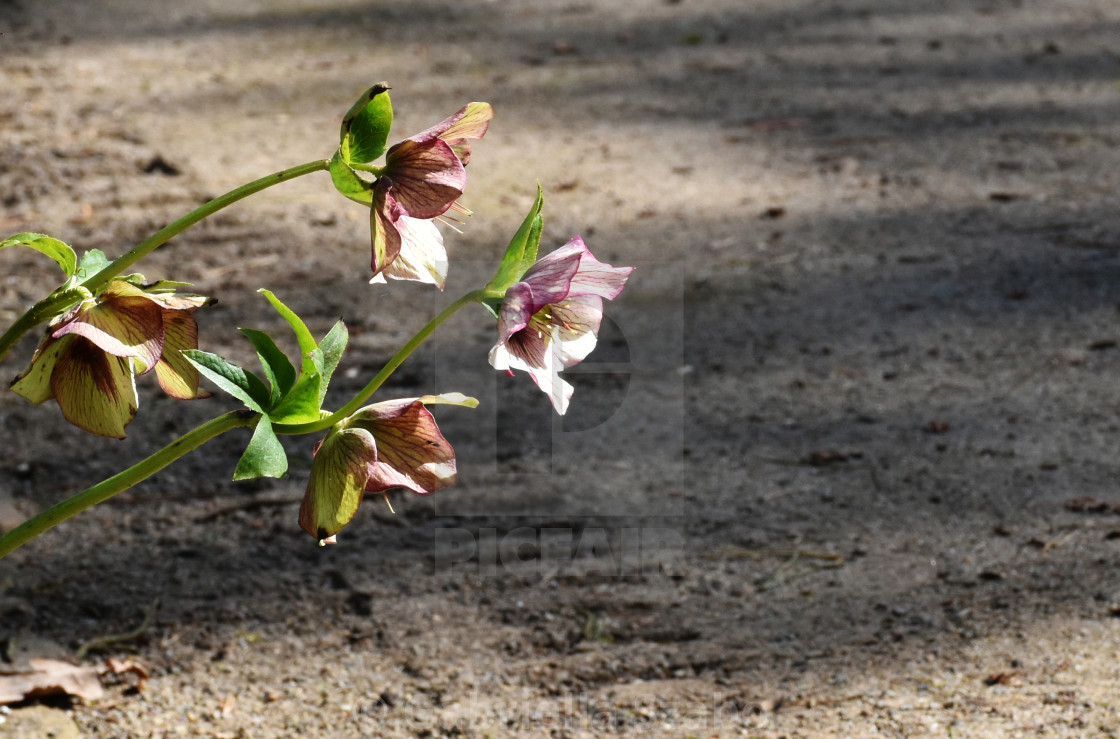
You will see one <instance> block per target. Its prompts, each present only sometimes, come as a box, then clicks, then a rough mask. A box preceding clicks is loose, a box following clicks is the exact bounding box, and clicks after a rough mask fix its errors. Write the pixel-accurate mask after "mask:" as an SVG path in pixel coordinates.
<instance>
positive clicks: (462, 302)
mask: <svg viewBox="0 0 1120 739" xmlns="http://www.w3.org/2000/svg"><path fill="white" fill-rule="evenodd" d="M487 297H491V295H490V293H488V292H487V291H485V290H475V291H473V292H469V293H467V294H466V295H464V296H463V297H461V298H459V299H458V300H456V301H455V302H454V303H452V304H451V305H449V306H447V307H446V308H444V309H443V310H442V311H440V312H439V315H437V316H436V317H435V318H433V319H432V320H430V321H428V324H427V325H426V326H424V328H422V329H420V330H419V331H418V332H417V333H416V335H415V336H413V337H412V338H411V339H409V341H408V343H407V344H405V345H404V346H402V347H401V348H400V350H399V351H397V353H396V354H394V355H393V357H392V359H390V360H389V361H388V362H386V364H385V366H384V367H382V368H381V371H380V372H378V373H377V374H376V375H375V376H374V378H373V379H372V380H370V381H369V384H367V385H366V386H365V387H364V388H362V389H361V391H359V392H358V394H357V395H355V396H354V397H353V398H352V399H351V400H350V402H349V403H347V404H346V405H344V406H342V407H341V408H339V409H338V410H337V411H335V412H334V413H332V414H331V415H330V416H328V417H326V418H323V419H320V420H318V421H312V422H311V423H291V424H286V423H277V424H273V426H272V428H273V430H274V431H276V433H278V434H309V433H313V432H315V431H322V430H323V429H328V428H330V427H331V426H333V425H335V424H336V423H338V422H339V421H341V420H342V419H344V418H346V417H347V416H349V415H351V414H353V413H354V412H356V411H357V410H358V409H359V408H361V407H362V404H363V403H365V402H366V401H367V400H369V398H370V396H371V395H373V394H374V393H375V392H377V390H378V388H380V387H381V386H382V385H384V384H385V381H386V380H388V379H389V376H390V375H392V374H393V372H394V371H396V369H397V367H400V366H401V364H403V363H404V360H406V359H408V357H409V355H411V354H412V352H414V351H416V348H417V347H419V346H420V345H421V344H423V343H424V341H425V340H426V339H427V338H428V337H429V336H431V335H432V333H433V332H434V331H435V330H436V329H437V328H439V327H440V324H442V323H443V322H444V321H446V320H447V319H448V318H450V317H451V316H453V315H455V313H457V312H458V311H459V309H460V308H462V307H463V306H466V305H470V304H471V303H478V302H481V301H482V300H483V299H484V298H487Z"/></svg>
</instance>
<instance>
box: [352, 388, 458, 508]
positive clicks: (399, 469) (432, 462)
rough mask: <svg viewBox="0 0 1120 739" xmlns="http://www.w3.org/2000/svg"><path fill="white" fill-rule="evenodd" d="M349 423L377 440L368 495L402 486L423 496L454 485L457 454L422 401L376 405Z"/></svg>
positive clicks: (399, 401)
mask: <svg viewBox="0 0 1120 739" xmlns="http://www.w3.org/2000/svg"><path fill="white" fill-rule="evenodd" d="M350 423H351V424H352V425H357V426H360V427H361V428H364V429H368V430H369V431H370V432H371V433H372V434H373V436H374V438H375V439H377V461H376V462H375V464H374V465H373V468H372V469H371V470H370V473H371V474H370V478H369V481H368V482H367V483H366V491H367V492H381V491H383V490H388V489H389V488H395V487H403V488H408V489H409V490H412V491H413V492H416V493H421V494H424V493H431V492H435V491H436V490H439V489H440V488H445V487H447V486H448V485H453V484H454V483H455V479H456V471H455V452H454V451H453V450H452V448H451V445H450V444H449V443H448V442H447V439H445V438H444V437H443V434H441V433H440V430H439V427H438V426H437V425H436V420H435V418H434V417H433V416H432V414H431V412H429V411H428V409H427V408H425V407H424V403H423V402H421V401H420V400H416V399H411V400H393V401H387V402H384V403H375V404H374V405H370V406H366V407H365V408H363V409H362V410H360V411H358V412H357V413H355V414H354V415H353V416H351V417H350Z"/></svg>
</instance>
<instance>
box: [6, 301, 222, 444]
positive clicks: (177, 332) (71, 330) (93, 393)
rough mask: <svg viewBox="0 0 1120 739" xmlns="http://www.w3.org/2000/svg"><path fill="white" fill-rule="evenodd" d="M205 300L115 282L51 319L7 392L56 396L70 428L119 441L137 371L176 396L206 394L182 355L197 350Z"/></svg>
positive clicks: (38, 399)
mask: <svg viewBox="0 0 1120 739" xmlns="http://www.w3.org/2000/svg"><path fill="white" fill-rule="evenodd" d="M207 302H209V299H208V298H203V297H199V296H193V295H175V294H172V293H167V292H159V291H155V292H147V291H145V290H144V289H143V288H142V287H138V286H137V285H134V284H133V283H131V282H128V281H126V280H113V281H111V282H110V283H109V284H108V285H107V286H106V287H105V290H104V291H103V292H102V293H101V294H99V295H97V296H95V297H90V298H88V299H86V300H84V301H82V302H81V303H79V304H78V305H76V306H75V307H74V308H72V309H71V310H70V311H68V312H67V313H65V314H63V315H62V316H59V317H58V318H56V319H55V320H54V321H52V323H51V327H50V329H49V331H48V333H47V336H46V338H45V339H44V340H43V342H42V343H41V344H40V345H39V348H38V349H36V351H35V355H34V356H33V357H32V358H31V366H29V367H28V368H27V369H26V370H24V372H23V373H22V374H21V375H19V377H17V378H16V379H15V380H14V381H13V382H12V390H13V391H14V392H16V393H18V394H19V395H22V396H23V397H24V398H26V399H28V400H30V401H31V402H32V403H43V402H45V401H47V400H50V399H51V398H54V400H55V401H57V402H58V407H59V408H60V409H62V415H64V416H65V417H66V420H68V421H69V422H70V423H72V424H74V425H75V426H77V427H79V428H81V429H84V430H86V431H89V432H91V433H94V434H99V435H101V436H109V437H113V438H118V439H123V438H124V435H125V433H124V428H125V426H127V425H128V424H129V422H131V421H132V418H133V417H134V416H135V415H136V409H137V407H138V401H137V397H136V375H143V374H146V373H148V372H151V371H152V370H155V373H156V378H157V379H158V380H159V384H160V387H162V388H163V390H164V392H166V393H167V394H168V395H170V396H172V397H175V398H182V399H190V398H200V397H205V396H206V395H208V393H206V392H205V391H200V390H199V387H198V370H196V369H195V368H194V367H193V366H192V365H191V364H190V362H188V361H187V360H186V358H185V357H184V356H183V355H182V354H181V353H180V352H181V351H182V350H184V349H197V348H198V324H197V323H196V322H195V319H194V316H193V315H192V314H193V313H194V311H195V310H196V309H197V308H199V307H200V306H202V305H205V304H206V303H207Z"/></svg>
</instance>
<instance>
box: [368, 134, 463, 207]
mask: <svg viewBox="0 0 1120 739" xmlns="http://www.w3.org/2000/svg"><path fill="white" fill-rule="evenodd" d="M382 176H383V177H388V178H389V179H390V180H391V181H392V183H393V195H394V197H396V199H397V202H399V203H400V204H401V207H403V208H404V209H405V211H406V212H407V213H408V215H410V216H412V217H413V218H435V217H436V216H438V215H439V214H441V213H443V212H444V211H445V210H447V209H448V208H450V207H451V204H452V203H454V202H455V201H456V200H457V199H458V198H459V197H460V196H461V195H462V194H463V188H464V187H466V185H467V173H466V170H465V169H463V164H462V162H460V161H459V157H457V156H456V155H455V152H454V151H453V150H452V149H451V147H450V146H449V145H448V144H446V143H444V142H443V141H440V140H439V139H435V140H432V141H426V142H422V143H419V142H416V141H411V140H405V141H402V142H400V143H399V144H396V145H395V146H393V147H392V148H391V149H389V153H388V154H386V156H385V170H384V174H383V175H382Z"/></svg>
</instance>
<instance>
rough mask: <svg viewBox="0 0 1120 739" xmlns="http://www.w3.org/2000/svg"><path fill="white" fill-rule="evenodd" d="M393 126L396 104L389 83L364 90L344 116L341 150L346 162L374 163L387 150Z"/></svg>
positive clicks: (381, 83)
mask: <svg viewBox="0 0 1120 739" xmlns="http://www.w3.org/2000/svg"><path fill="white" fill-rule="evenodd" d="M392 125H393V103H392V102H391V101H390V100H389V86H388V85H387V84H385V83H384V82H379V83H377V84H376V85H374V86H373V87H371V88H369V89H368V90H366V91H365V92H364V93H362V96H361V97H360V98H358V101H357V102H356V103H354V105H353V106H351V108H350V110H349V111H347V112H346V115H345V116H343V117H342V130H341V132H340V133H339V153H341V155H342V158H343V160H344V161H346V162H347V163H351V162H358V163H365V162H372V161H373V160H374V159H376V158H377V157H379V156H381V155H382V154H384V153H385V143H386V142H387V141H388V140H389V128H390V127H391V126H392Z"/></svg>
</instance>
